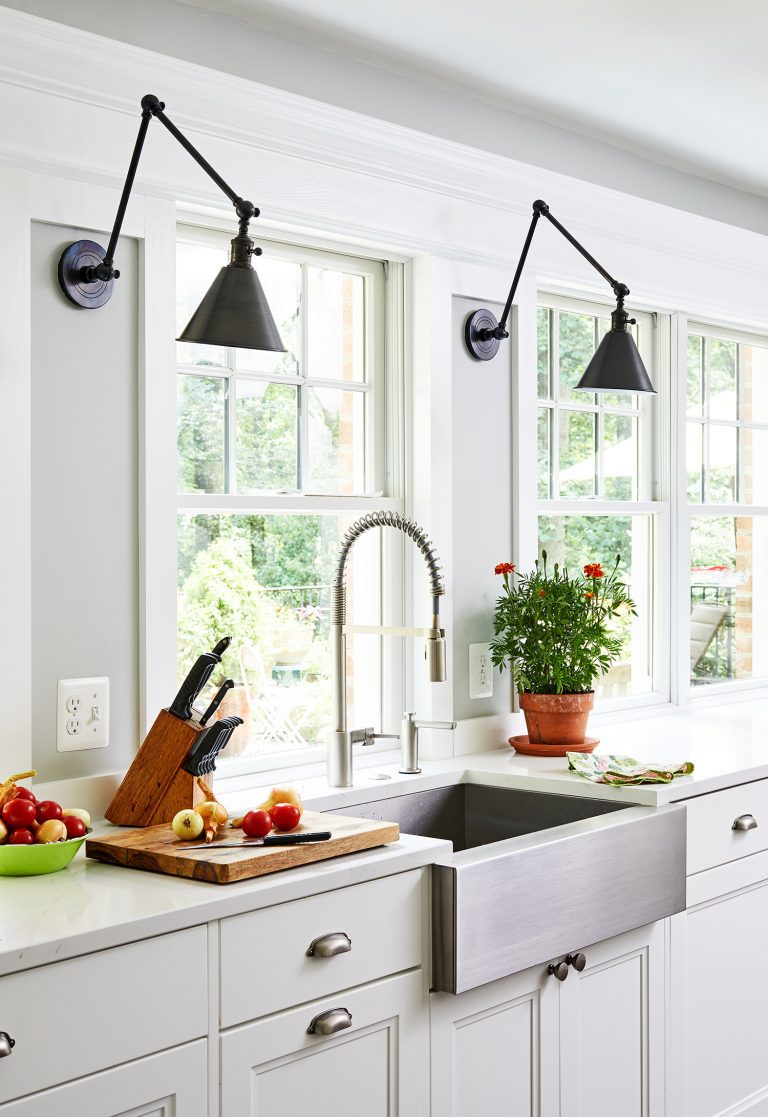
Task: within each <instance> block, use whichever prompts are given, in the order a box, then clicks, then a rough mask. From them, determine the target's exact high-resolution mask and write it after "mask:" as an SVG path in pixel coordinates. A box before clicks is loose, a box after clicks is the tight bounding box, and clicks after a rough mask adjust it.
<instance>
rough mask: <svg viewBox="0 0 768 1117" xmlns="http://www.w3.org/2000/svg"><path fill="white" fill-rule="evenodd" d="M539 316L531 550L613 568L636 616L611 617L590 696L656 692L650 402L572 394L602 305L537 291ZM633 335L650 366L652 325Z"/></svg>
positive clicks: (595, 340) (604, 319)
mask: <svg viewBox="0 0 768 1117" xmlns="http://www.w3.org/2000/svg"><path fill="white" fill-rule="evenodd" d="M539 303H540V305H539V307H538V312H537V384H538V423H537V432H538V464H539V477H538V497H539V518H538V525H539V526H538V544H539V553H540V552H541V550H542V549H545V550H546V551H547V554H548V556H549V557H550V558H551V560H552V561H553V562H559V563H562V564H565V565H567V566H569V567H570V568H571V569H575V570H580V569H581V568H582V567H583V566H584V565H585V564H586V563H587V562H593V561H600V562H602V563H603V565H604V566H605V567H607V566H608V565H613V563H614V561H615V557H616V555H617V554H619V553H620V554H621V565H620V569H621V570H622V572H623V573H624V575H625V577H626V579H627V582H628V584H629V586H630V591H631V593H632V596H633V599H634V600H635V603H636V604H637V606H638V617H636V618H633V617H631V616H630V615H629V614H627V616H626V617H621V618H619V619H618V622H617V628H618V630H619V631H620V632H621V633H622V636H623V643H624V648H623V652H622V656H621V658H620V660H619V661H618V662H617V663H616V664H615V665H614V667H613V668H612V669H611V670H610V671H609V672H608V674H607V675H605V676H604V677H603V678H602V679H599V680H597V682H596V691H597V693H598V694H600V695H602V696H603V697H612V698H621V697H627V696H630V695H639V694H649V693H651V692H653V691H655V690H659V689H662V688H663V686H664V684H663V683H662V681H661V680H660V678H659V674H660V665H659V663H658V662H657V659H658V655H657V647H658V638H657V633H658V616H657V613H658V602H657V600H656V597H655V596H654V592H653V588H654V584H655V582H654V579H655V576H657V575H658V573H659V570H660V567H659V556H660V546H661V543H660V540H661V538H662V536H663V534H664V533H663V532H662V530H661V526H660V524H659V523H658V518H659V516H661V515H666V512H667V506H666V505H664V504H662V503H657V504H653V503H651V494H652V493H653V491H654V486H653V478H654V459H653V430H652V419H653V411H652V407H653V404H652V403H651V402H649V401H648V400H646V399H643V398H642V397H640V396H639V395H637V394H634V393H596V394H590V393H587V394H585V393H582V392H576V391H574V387H575V385H576V383H577V382H578V380H579V379H580V377H581V375H582V373H583V371H584V368H585V367H586V365H587V364H588V362H589V360H590V358H591V357H592V355H593V353H594V352H595V349H596V348H597V346H598V345H599V343H600V341H601V339H602V337H603V335H604V334H605V332H606V331H607V330H608V329H610V311H609V310H608V309H607V308H603V307H601V306H600V305H599V304H589V303H583V302H580V301H576V300H569V299H566V298H560V297H555V296H546V295H541V296H540V298H539ZM635 317H636V318H637V323H636V325H635V326H633V327H632V330H633V336H634V338H635V341H636V343H637V345H638V348H639V349H640V351H641V354H642V356H643V360H644V361H645V363H646V366H647V367H648V368H651V367H652V364H653V359H652V354H653V346H652V332H653V319H652V317H651V316H650V315H647V314H637V315H635Z"/></svg>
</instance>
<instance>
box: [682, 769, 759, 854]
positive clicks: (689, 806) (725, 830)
mask: <svg viewBox="0 0 768 1117" xmlns="http://www.w3.org/2000/svg"><path fill="white" fill-rule="evenodd" d="M685 806H686V810H687V814H688V874H689V875H690V874H691V873H700V872H702V870H704V869H711V868H712V867H713V866H714V865H723V864H725V863H726V862H727V861H736V860H737V859H738V858H739V857H747V856H748V855H749V854H750V853H760V852H761V851H762V850H764V849H768V780H756V781H755V782H754V783H745V784H742V785H741V787H729V788H726V790H725V791H713V792H712V793H711V795H701V796H699V798H697V799H688V800H687V802H686V804H685ZM736 819H742V820H743V822H744V824H751V822H752V821H754V822H755V823H756V824H757V825H756V826H754V827H752V828H751V829H748V830H739V829H736V830H734V829H733V826H734V823H735V822H736Z"/></svg>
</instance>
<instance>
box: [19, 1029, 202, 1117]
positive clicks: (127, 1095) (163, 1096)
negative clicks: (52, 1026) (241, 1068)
mask: <svg viewBox="0 0 768 1117" xmlns="http://www.w3.org/2000/svg"><path fill="white" fill-rule="evenodd" d="M81 1037H82V1039H83V1041H84V1042H86V1041H87V1036H85V1035H83V1034H82V1033H81ZM206 1052H207V1043H206V1041H205V1040H198V1041H197V1042H196V1043H190V1044H187V1045H186V1046H185V1047H177V1048H176V1049H175V1050H173V1051H164V1052H162V1053H161V1054H159V1055H150V1056H149V1057H148V1058H146V1059H139V1060H137V1061H136V1062H133V1063H125V1064H124V1065H123V1066H121V1067H115V1068H113V1069H112V1070H106V1071H102V1072H101V1073H100V1074H94V1075H91V1076H90V1077H88V1078H80V1079H78V1080H77V1081H76V1082H69V1083H67V1084H66V1085H65V1086H57V1087H56V1088H55V1089H53V1090H43V1091H42V1092H41V1093H37V1094H31V1095H29V1096H28V1097H25V1098H20V1099H19V1100H18V1101H13V1102H8V1104H7V1105H0V1117H53V1115H54V1114H59V1115H61V1117H70V1115H71V1117H75V1115H76V1117H207V1114H208V1098H207V1091H206ZM2 1069H3V1068H2V1065H1V1064H0V1075H1V1072H2Z"/></svg>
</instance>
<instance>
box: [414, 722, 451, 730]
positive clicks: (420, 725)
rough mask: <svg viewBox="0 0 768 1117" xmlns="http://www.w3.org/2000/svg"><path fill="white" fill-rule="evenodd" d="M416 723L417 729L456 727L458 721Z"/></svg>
mask: <svg viewBox="0 0 768 1117" xmlns="http://www.w3.org/2000/svg"><path fill="white" fill-rule="evenodd" d="M414 725H415V726H416V728H417V729H455V728H456V726H457V725H458V722H455V721H416V722H414Z"/></svg>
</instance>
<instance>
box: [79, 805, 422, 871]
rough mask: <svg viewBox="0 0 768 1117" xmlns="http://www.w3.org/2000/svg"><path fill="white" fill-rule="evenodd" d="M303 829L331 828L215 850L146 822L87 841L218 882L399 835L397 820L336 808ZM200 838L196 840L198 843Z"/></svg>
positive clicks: (110, 858)
mask: <svg viewBox="0 0 768 1117" xmlns="http://www.w3.org/2000/svg"><path fill="white" fill-rule="evenodd" d="M297 829H298V830H330V831H331V833H332V834H333V837H332V838H330V839H329V840H328V841H327V842H311V843H308V844H307V845H298V846H271V847H266V848H265V847H264V846H256V847H255V848H254V847H251V848H249V849H243V850H239V849H221V850H219V851H218V852H216V839H214V841H213V842H212V843H211V845H210V846H209V847H208V848H207V849H199V850H194V849H189V845H191V844H193V843H190V842H182V841H179V839H178V838H177V837H176V835H175V834H174V832H173V830H171V828H170V826H145V827H142V828H140V829H126V828H125V827H120V828H119V829H116V830H115V833H114V834H109V835H106V836H104V837H98V838H89V839H88V840H87V842H86V843H85V852H86V855H87V856H88V857H92V858H94V860H96V861H106V862H108V863H109V864H111V865H125V866H126V867H127V868H129V869H147V870H148V871H149V872H152V873H169V874H170V875H171V876H177V877H192V878H193V879H194V880H207V881H211V882H212V883H214V884H232V883H233V882H234V881H238V880H249V879H250V878H251V877H260V876H263V875H264V874H265V873H278V872H281V871H282V870H283V869H295V868H296V867H297V866H299V865H309V864H310V863H311V862H313V861H325V860H326V859H327V858H329V857H340V856H342V854H345V853H357V852H359V851H360V850H361V849H372V848H373V847H374V846H382V845H388V844H389V843H390V842H396V841H397V840H398V838H399V837H400V827H399V826H398V825H397V823H395V822H376V821H372V820H371V819H368V818H346V817H344V816H342V815H336V814H320V813H318V812H317V811H305V812H304V814H303V815H302V817H301V822H300V824H299V826H298V827H297ZM243 836H244V835H243V832H242V830H231V829H225V830H223V831H222V832H221V835H220V839H219V840H221V841H238V840H240V839H241V838H243ZM195 844H196V843H195Z"/></svg>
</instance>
